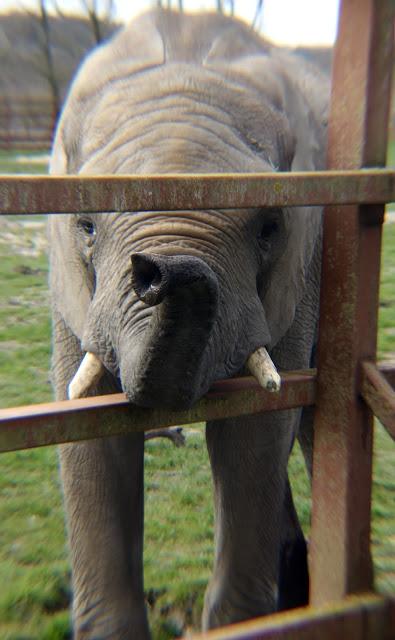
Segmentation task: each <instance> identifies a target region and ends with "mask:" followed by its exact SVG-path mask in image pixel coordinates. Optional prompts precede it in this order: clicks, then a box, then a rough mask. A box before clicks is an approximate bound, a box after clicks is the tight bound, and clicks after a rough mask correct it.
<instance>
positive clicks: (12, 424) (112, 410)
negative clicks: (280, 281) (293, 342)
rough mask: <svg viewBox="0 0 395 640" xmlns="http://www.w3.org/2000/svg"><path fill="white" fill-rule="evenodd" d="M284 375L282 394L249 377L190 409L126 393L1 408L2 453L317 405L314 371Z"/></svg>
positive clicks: (222, 385) (219, 386)
mask: <svg viewBox="0 0 395 640" xmlns="http://www.w3.org/2000/svg"><path fill="white" fill-rule="evenodd" d="M281 377H282V386H281V391H280V392H279V393H278V394H274V393H268V392H267V391H264V390H263V389H262V388H261V387H260V386H259V385H258V383H257V382H255V380H254V379H253V378H250V377H246V378H235V379H230V380H223V381H221V382H217V383H216V384H214V385H213V388H212V389H211V391H210V392H209V393H208V394H207V395H206V396H205V397H204V398H202V399H201V400H200V401H199V402H198V403H197V404H196V405H194V406H193V407H192V409H189V410H187V411H168V410H159V409H154V410H153V409H142V408H140V407H136V406H132V405H131V404H129V403H128V401H127V400H126V397H125V395H124V394H115V395H108V396H98V397H92V398H84V399H81V400H70V401H64V402H53V403H47V404H37V405H32V406H27V407H16V408H15V409H2V410H0V452H4V451H15V450H17V449H30V448H32V447H42V446H45V445H49V444H58V443H61V442H71V441H77V440H89V439H91V438H103V437H105V436H113V435H118V434H120V433H127V432H132V431H147V430H148V429H161V428H165V427H168V426H172V425H179V424H190V423H194V422H201V421H205V420H215V419H217V418H227V417H232V416H240V415H250V414H254V413H261V412H263V411H276V410H279V409H291V408H294V407H299V406H307V405H311V404H314V402H315V380H316V373H315V371H314V370H309V371H302V372H298V371H293V372H288V373H284V374H282V376H281Z"/></svg>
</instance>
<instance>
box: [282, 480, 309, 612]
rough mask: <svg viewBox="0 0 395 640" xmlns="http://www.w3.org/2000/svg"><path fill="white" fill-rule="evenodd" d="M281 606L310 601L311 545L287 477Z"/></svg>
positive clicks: (295, 605)
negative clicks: (308, 544)
mask: <svg viewBox="0 0 395 640" xmlns="http://www.w3.org/2000/svg"><path fill="white" fill-rule="evenodd" d="M278 586H279V589H278V609H279V610H280V611H282V610H284V609H294V608H295V607H303V606H305V605H307V604H308V601H309V570H308V563H307V545H306V540H305V537H304V535H303V531H302V528H301V526H300V523H299V519H298V516H297V513H296V510H295V506H294V502H293V498H292V491H291V486H290V484H289V480H288V479H287V482H286V486H285V496H284V510H283V519H282V525H281V551H280V574H279V585H278Z"/></svg>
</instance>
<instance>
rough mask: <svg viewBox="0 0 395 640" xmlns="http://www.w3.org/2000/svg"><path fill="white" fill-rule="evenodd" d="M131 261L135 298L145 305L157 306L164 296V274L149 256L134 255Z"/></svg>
mask: <svg viewBox="0 0 395 640" xmlns="http://www.w3.org/2000/svg"><path fill="white" fill-rule="evenodd" d="M131 259H132V287H133V289H134V291H135V292H136V294H137V296H138V297H139V298H140V300H142V301H143V302H146V303H147V304H150V305H155V304H159V302H161V300H162V299H163V296H164V288H165V280H166V278H165V277H164V272H163V271H162V270H161V269H160V267H159V266H158V264H156V262H155V261H154V260H153V259H152V258H151V257H150V256H147V255H144V254H142V253H134V254H133V255H132V258H131Z"/></svg>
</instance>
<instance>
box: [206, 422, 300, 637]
mask: <svg viewBox="0 0 395 640" xmlns="http://www.w3.org/2000/svg"><path fill="white" fill-rule="evenodd" d="M299 416H300V412H299V411H298V410H293V411H281V412H275V413H267V414H263V415H259V416H247V417H244V418H235V419H226V420H219V421H215V422H212V423H208V424H207V431H206V437H207V445H208V451H209V456H210V461H211V467H212V475H213V483H214V508H215V545H216V550H215V560H214V571H213V577H212V579H211V581H210V584H209V587H208V589H207V592H206V597H205V605H204V611H203V627H204V628H205V629H208V628H212V627H218V626H221V625H225V624H230V623H233V622H238V621H241V620H245V619H248V618H253V617H256V616H260V615H264V614H267V613H271V612H273V611H275V610H276V608H277V602H278V583H279V565H280V552H281V526H282V523H283V509H284V495H285V490H286V484H287V462H288V456H289V451H290V448H291V445H292V442H293V438H294V433H295V429H296V425H297V422H298V419H299Z"/></svg>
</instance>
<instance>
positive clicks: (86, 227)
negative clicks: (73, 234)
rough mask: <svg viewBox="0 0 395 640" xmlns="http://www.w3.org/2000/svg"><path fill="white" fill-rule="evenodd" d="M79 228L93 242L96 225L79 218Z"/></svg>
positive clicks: (88, 220) (91, 221)
mask: <svg viewBox="0 0 395 640" xmlns="http://www.w3.org/2000/svg"><path fill="white" fill-rule="evenodd" d="M78 226H79V228H80V229H81V230H82V231H83V232H84V234H86V235H87V236H89V238H90V240H94V238H95V237H96V225H95V223H94V222H93V220H91V219H90V218H79V219H78Z"/></svg>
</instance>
